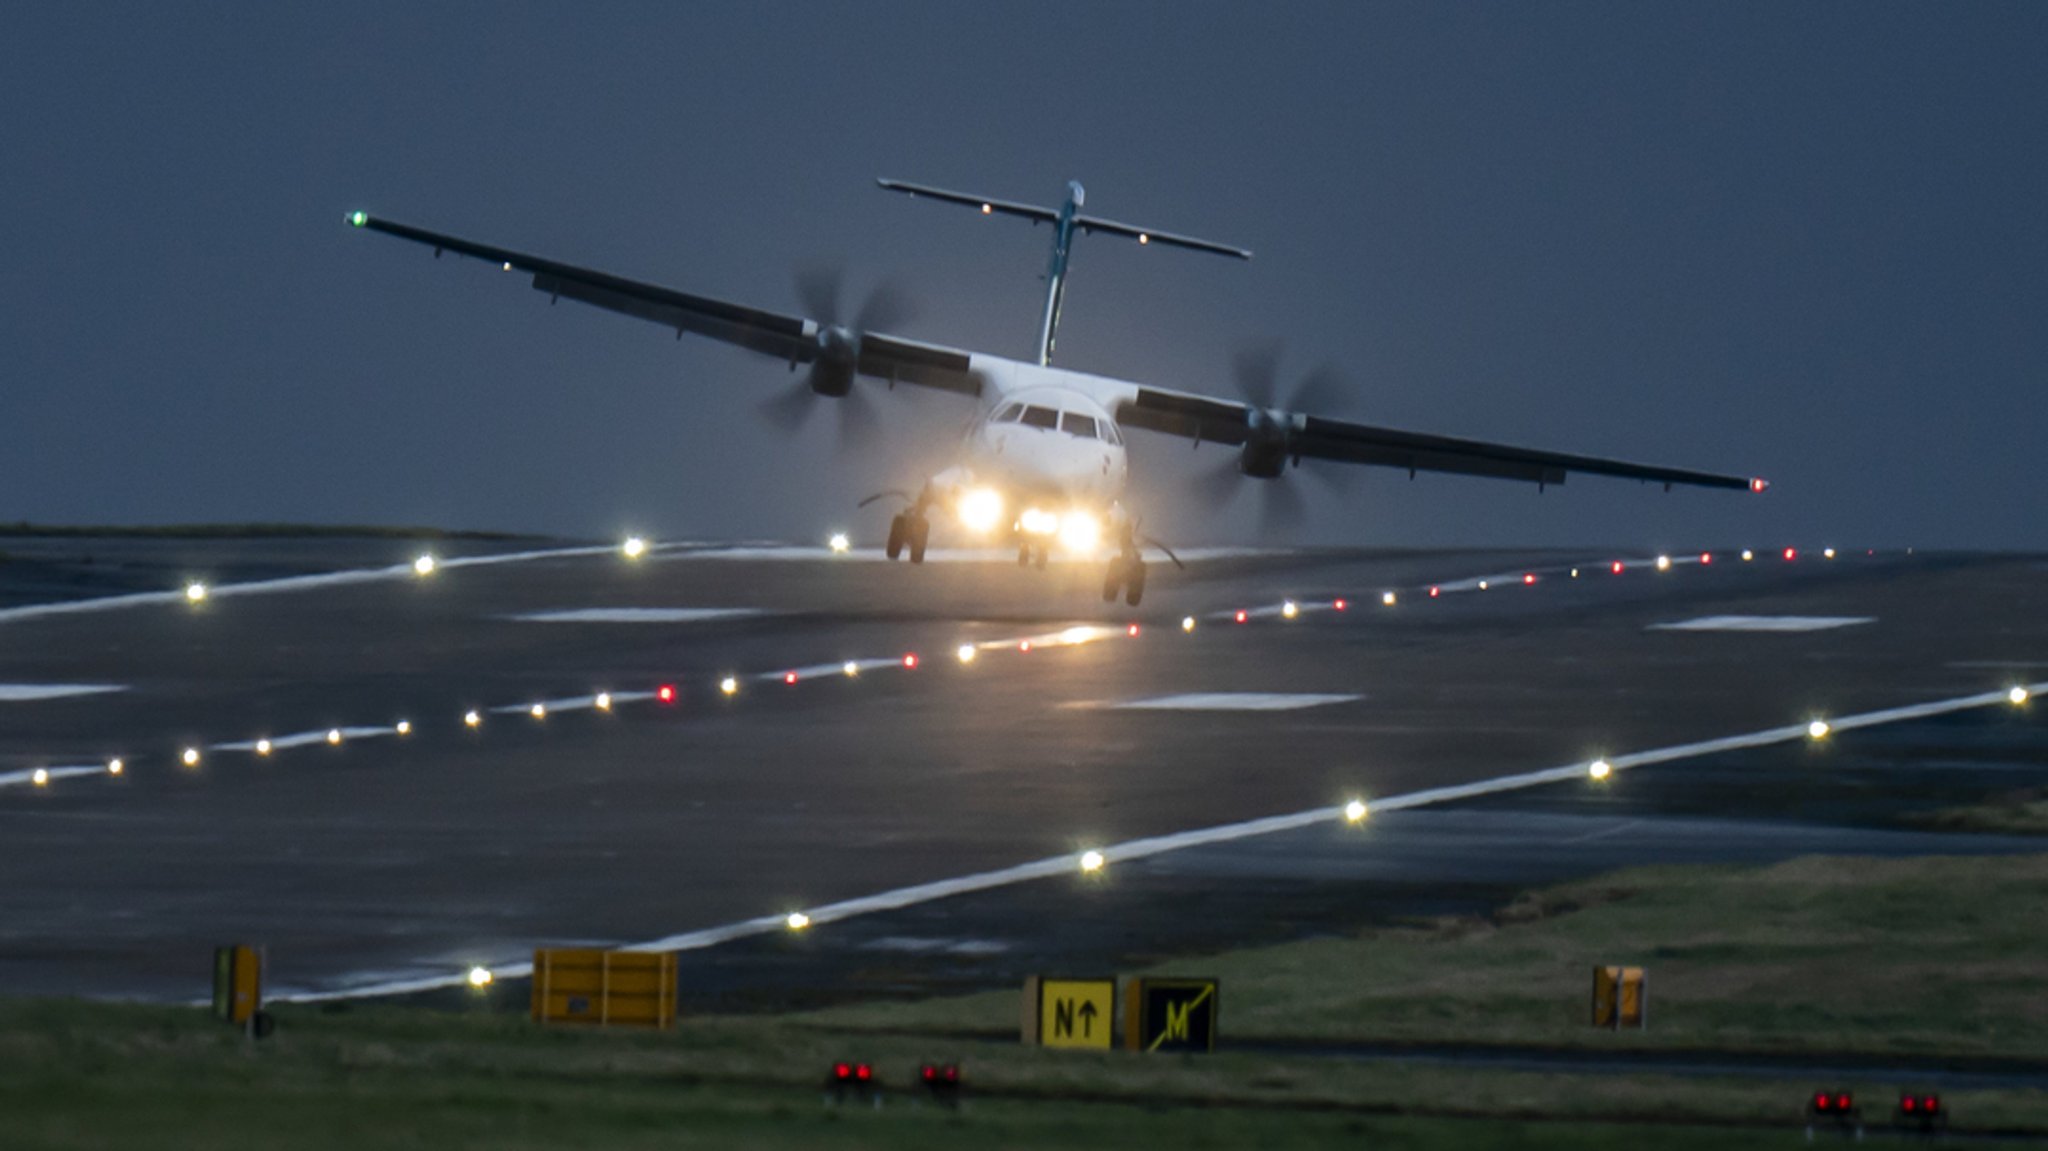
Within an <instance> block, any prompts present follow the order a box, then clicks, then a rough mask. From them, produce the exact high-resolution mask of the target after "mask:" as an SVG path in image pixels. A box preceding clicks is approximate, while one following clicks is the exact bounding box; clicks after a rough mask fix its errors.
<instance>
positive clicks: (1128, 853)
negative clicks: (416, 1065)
mask: <svg viewBox="0 0 2048 1151" xmlns="http://www.w3.org/2000/svg"><path fill="white" fill-rule="evenodd" d="M2026 687H2027V691H2028V692H2029V693H2031V694H2033V695H2037V696H2038V695H2041V694H2042V693H2044V692H2048V683H2037V684H2029V685H2026ZM1994 704H2003V705H2007V706H2009V704H2007V699H2006V694H2005V692H2002V691H1993V692H1984V693H1981V694H1978V695H1966V696H1962V697H1960V698H1956V699H1944V700H1936V701H1934V702H1932V703H1919V704H1910V705H1908V706H1905V707H1894V708H1886V709H1884V710H1882V711H1871V712H1864V713H1863V714H1861V715H1850V716H1843V717H1841V718H1840V719H1833V720H1830V721H1829V723H1830V724H1831V725H1832V726H1833V729H1834V730H1835V731H1837V732H1841V731H1851V730H1855V729H1857V728H1865V727H1876V726H1878V725H1880V724H1887V723H1898V722H1901V721H1904V720H1909V719H1926V718H1929V717H1931V716H1937V715H1947V714H1950V713H1952V712H1959V711H1969V710H1972V709H1974V708H1980V707H1989V706H1992V705H1994ZM1805 738H1807V734H1806V725H1805V724H1793V725H1790V726H1787V727H1773V728H1766V729H1764V730H1763V731H1754V732H1749V733H1748V734H1745V735H1731V736H1726V737H1723V738H1721V739H1709V740H1701V741H1700V742H1697V743H1686V744H1679V745H1678V746H1676V747H1662V748H1655V749H1652V750H1649V751H1639V752H1634V753H1632V754H1629V755H1617V756H1611V757H1609V759H1608V762H1609V763H1610V764H1611V765H1613V767H1614V770H1615V771H1617V772H1618V771H1625V770H1627V769H1629V768H1634V767H1646V766H1648V765H1650V764H1654V763H1671V762H1673V761H1676V760H1682V759H1692V758H1695V757H1697V756H1702V755H1712V754H1715V753H1717V752H1723V751H1737V750H1741V749H1744V748H1754V747H1768V746H1770V745H1772V744H1778V743H1791V742H1793V741H1796V740H1801V739H1805ZM1584 778H1586V764H1584V763H1572V764H1567V765H1565V766H1562V767H1550V768H1544V769H1542V770H1540V771H1527V772H1521V773H1519V774H1516V775H1504V776H1499V777H1497V778H1494V779H1482V780H1476V781H1474V782H1472V783H1461V784H1456V785H1453V786H1450V787H1437V788H1430V789H1429V790H1426V791H1414V792H1409V793H1408V794H1407V795H1396V796H1389V797H1387V798H1384V799H1374V800H1372V804H1371V806H1372V810H1373V811H1375V812H1387V811H1401V810H1405V809H1408V808H1416V807H1428V806H1430V805H1432V804H1438V803H1449V802H1451V801H1453V800H1458V799H1470V798H1473V797H1475V796H1481V795H1493V794H1497V793H1499V792H1505V791H1518V790H1521V789H1523V788H1529V787H1539V786H1542V785H1543V784H1546V783H1563V782H1565V781H1568V780H1573V779H1584ZM1344 821H1345V815H1344V808H1343V807H1341V806H1338V807H1318V808H1313V809H1311V810H1308V811H1298V812H1295V813H1293V814H1292V815H1272V816H1267V817H1266V818H1264V819H1253V820H1247V821H1245V822H1243V823H1230V824H1224V825H1222V826H1220V827H1204V828H1198V829H1196V830H1194V831H1182V832H1176V833H1174V834H1171V835H1159V836H1153V837H1151V838H1148V839H1133V840H1129V841H1127V842H1124V843H1119V844H1114V845H1111V846H1109V847H1103V848H1097V849H1096V850H1098V851H1100V852H1101V853H1102V855H1103V857H1104V859H1105V860H1106V861H1107V863H1108V864H1116V863H1127V862H1129V861H1131V860H1134V859H1144V858H1146V857H1148V856H1153V855H1163V854H1165V853H1167V852H1172V851H1184V850H1186V849H1188V848H1191V847H1204V846H1208V845H1210V844H1217V843H1231V842H1235V841H1237V840H1242V839H1252V838H1256V837H1258V836H1261V835H1272V834H1274V833H1276V832H1282V831H1294V830H1297V829H1299V828H1304V827H1313V826H1315V825H1317V824H1321V823H1342V822H1344ZM1079 869H1080V856H1079V854H1078V853H1076V854H1069V855H1056V856H1053V857H1051V858H1049V859H1037V860H1032V861H1031V862H1029V863H1021V864H1018V865H1017V866H1015V867H1006V868H1002V869H1000V870H997V871H984V872H980V873H977V874H974V875H963V876H958V877H955V878H953V879H941V880H938V881H936V882H932V883H921V884H918V885H916V886H914V887H900V888H897V889H896V890H894V891H884V892H881V893H879V894H876V895H866V896H862V897H860V898H858V899H848V900H843V901H841V902H839V903H829V904H826V905H824V906H822V907H810V908H804V909H803V911H804V914H806V915H808V916H809V917H810V923H811V927H810V930H816V928H817V927H819V926H821V925H823V924H827V923H832V922H835V921H837V920H842V919H852V918H854V917H855V916H860V915H872V914H874V913H876V912H881V911H895V910H899V909H901V908H905V907H912V906H915V905H917V904H920V903H930V902H933V901H935V900H940V899H950V898H952V897H953V896H956V895H968V894H971V893H973V892H977V891H988V890H991V889H993V888H998V887H1009V886H1013V885H1015V884H1019V883H1028V882H1030V881H1032V880H1035V879H1051V878H1054V877H1057V876H1062V875H1067V876H1071V875H1074V874H1076V873H1078V871H1079ZM787 914H788V913H787V911H784V912H780V913H777V914H773V915H763V916H758V917H756V918H753V919H745V920H741V921H740V922H738V923H727V924H723V925H720V926H717V927H707V928H704V929H702V930H699V931H690V932H685V933H683V934H680V935H668V936H664V937H662V938H660V939H651V940H648V941H646V942H644V943H632V944H627V945H625V946H624V947H622V948H621V949H620V950H624V951H697V950H701V949H703V948H706V947H715V946H717V945H719V944H721V943H730V942H732V941H734V940H737V939H746V938H750V937H752V936H757V935H771V934H774V933H775V932H779V931H787V930H788V929H789V928H788V925H787V920H786V916H787ZM491 970H492V971H493V973H495V974H497V975H499V976H502V977H506V978H515V979H516V978H520V977H523V976H527V975H531V974H533V965H532V964H531V963H510V964H506V965H504V966H502V967H493V968H492V969H491ZM464 982H465V976H464V975H463V974H461V973H457V974H451V975H442V976H422V977H420V978H416V979H404V980H391V981H387V982H383V983H370V984H362V985H359V986H355V987H350V988H347V989H345V990H339V991H319V992H287V993H281V994H277V995H273V996H272V998H274V999H280V1000H284V1001H287V1002H294V1003H315V1002H322V1001H327V1000H336V999H374V998H380V997H384V996H390V995H407V994H412V993H415V992H421V991H439V990H445V989H447V988H452V987H460V986H462V985H463V983H464Z"/></svg>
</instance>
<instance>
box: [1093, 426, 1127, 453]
mask: <svg viewBox="0 0 2048 1151" xmlns="http://www.w3.org/2000/svg"><path fill="white" fill-rule="evenodd" d="M1098 427H1099V428H1100V430H1101V432H1102V438H1103V439H1105V440H1108V441H1109V442H1110V443H1113V444H1116V445H1118V446H1119V447H1121V446H1122V445H1123V442H1124V438H1123V437H1122V436H1120V435H1118V434H1117V430H1116V424H1114V423H1112V422H1111V421H1109V420H1103V421H1102V422H1101V424H1100V425H1098Z"/></svg>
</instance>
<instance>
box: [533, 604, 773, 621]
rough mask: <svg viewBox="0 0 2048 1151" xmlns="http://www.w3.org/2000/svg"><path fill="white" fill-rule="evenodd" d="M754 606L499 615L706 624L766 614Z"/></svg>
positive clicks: (564, 610)
mask: <svg viewBox="0 0 2048 1151" xmlns="http://www.w3.org/2000/svg"><path fill="white" fill-rule="evenodd" d="M766 614H768V613H767V612H766V611H764V610H762V609H761V608H753V607H579V608H562V609H560V610H556V611H530V612H523V613H521V614H519V615H506V616H499V617H498V618H499V619H507V620H513V621H515V622H518V623H638V624H646V623H706V622H709V621H712V620H721V619H748V618H751V617H753V616H759V615H766Z"/></svg>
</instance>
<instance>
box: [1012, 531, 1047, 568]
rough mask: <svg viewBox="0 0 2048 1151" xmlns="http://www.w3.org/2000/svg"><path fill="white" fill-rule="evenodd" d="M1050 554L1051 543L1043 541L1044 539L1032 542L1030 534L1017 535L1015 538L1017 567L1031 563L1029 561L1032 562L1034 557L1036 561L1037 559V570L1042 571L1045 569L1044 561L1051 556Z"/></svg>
mask: <svg viewBox="0 0 2048 1151" xmlns="http://www.w3.org/2000/svg"><path fill="white" fill-rule="evenodd" d="M1051 556H1052V545H1051V544H1048V543H1046V542H1045V541H1044V540H1040V541H1038V542H1036V543H1034V542H1032V539H1031V537H1030V536H1019V537H1018V539H1017V566H1018V567H1023V566H1025V565H1026V564H1029V563H1031V562H1032V561H1033V560H1034V559H1035V560H1037V561H1038V570H1039V571H1044V570H1045V561H1046V560H1047V559H1049V558H1051Z"/></svg>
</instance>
